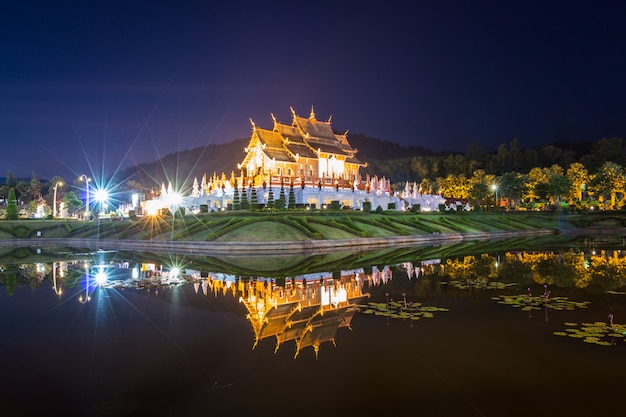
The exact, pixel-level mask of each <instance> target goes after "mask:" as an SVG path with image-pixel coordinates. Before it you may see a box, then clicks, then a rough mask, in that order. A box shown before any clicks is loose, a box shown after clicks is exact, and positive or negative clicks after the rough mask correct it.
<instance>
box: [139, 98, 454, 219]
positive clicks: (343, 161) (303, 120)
mask: <svg viewBox="0 0 626 417" xmlns="http://www.w3.org/2000/svg"><path fill="white" fill-rule="evenodd" d="M290 110H291V124H284V123H280V122H278V120H277V119H276V117H274V115H273V114H272V120H273V126H272V128H271V129H265V128H261V127H259V126H258V125H257V124H256V123H254V121H252V120H250V123H251V124H252V132H251V135H250V141H249V142H248V145H247V146H246V147H245V148H244V152H245V156H244V158H243V160H242V161H241V163H239V164H238V165H237V169H238V171H239V172H238V174H235V171H234V170H233V172H232V173H231V175H230V177H227V176H226V175H225V174H224V173H222V174H221V175H219V176H218V175H216V174H215V173H214V174H213V176H211V177H208V176H207V175H206V174H205V175H204V177H203V178H202V180H201V181H198V179H197V178H196V179H194V182H193V187H192V190H191V194H190V195H187V196H184V195H182V193H180V192H177V191H175V190H172V186H171V184H170V185H169V187H167V188H166V187H165V184H163V186H162V189H161V193H160V194H159V197H158V198H157V199H154V200H149V201H147V202H146V204H145V207H144V210H145V213H147V214H154V213H156V212H158V211H159V210H161V209H164V208H169V209H172V208H173V207H176V208H179V207H184V208H185V209H186V210H187V211H192V212H195V211H199V208H200V207H201V206H206V207H207V208H208V210H209V211H217V210H226V209H237V205H238V203H239V202H241V201H243V200H244V199H246V200H247V201H248V203H249V204H250V205H253V204H258V205H259V207H262V206H267V205H270V203H271V202H273V201H275V200H276V199H278V198H280V197H281V196H283V195H284V196H285V199H284V200H285V201H286V202H287V201H288V203H287V207H288V208H293V207H289V205H290V204H295V206H296V207H301V208H305V207H306V208H316V209H323V208H325V207H327V206H331V207H332V206H333V205H334V206H335V207H337V206H339V207H341V208H350V209H353V210H361V209H363V207H364V203H368V204H369V206H370V208H371V210H376V209H377V208H378V207H381V208H382V209H383V210H408V209H411V207H412V206H413V205H419V207H420V210H421V211H436V210H438V209H439V206H440V204H442V203H445V199H444V198H443V197H441V196H440V195H437V194H423V193H421V192H420V191H419V190H418V189H417V185H416V184H415V183H414V184H413V187H411V186H410V184H409V182H407V184H406V187H405V189H404V190H402V191H399V192H397V193H394V191H392V189H391V184H390V181H389V180H388V179H386V178H385V177H382V178H379V177H378V176H369V175H366V176H365V178H363V177H362V175H361V173H360V172H359V170H360V168H362V167H366V166H367V163H366V162H363V161H361V160H360V159H359V158H358V157H357V153H358V150H357V149H355V148H354V147H352V145H350V142H349V141H348V132H345V133H337V132H335V130H334V129H333V128H332V125H331V118H329V119H328V120H327V121H320V120H318V119H317V117H316V115H315V111H314V109H313V108H311V111H310V113H309V116H308V117H302V116H299V115H298V114H297V113H296V112H295V111H294V110H293V108H291V109H290ZM287 193H288V194H287ZM287 195H289V198H288V197H287Z"/></svg>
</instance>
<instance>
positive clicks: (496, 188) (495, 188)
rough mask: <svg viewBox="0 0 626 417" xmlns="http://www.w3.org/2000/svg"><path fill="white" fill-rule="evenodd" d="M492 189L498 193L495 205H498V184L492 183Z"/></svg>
mask: <svg viewBox="0 0 626 417" xmlns="http://www.w3.org/2000/svg"><path fill="white" fill-rule="evenodd" d="M491 189H492V190H493V192H494V193H495V194H496V202H495V205H496V207H497V206H498V186H497V185H496V184H491Z"/></svg>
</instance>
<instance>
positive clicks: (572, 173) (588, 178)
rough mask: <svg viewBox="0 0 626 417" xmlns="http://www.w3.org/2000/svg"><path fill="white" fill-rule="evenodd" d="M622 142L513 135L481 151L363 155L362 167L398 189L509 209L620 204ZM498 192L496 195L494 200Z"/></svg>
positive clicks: (625, 152) (625, 187) (625, 186)
mask: <svg viewBox="0 0 626 417" xmlns="http://www.w3.org/2000/svg"><path fill="white" fill-rule="evenodd" d="M624 166H626V147H625V144H624V140H623V139H621V138H602V139H599V140H597V141H595V142H593V143H582V144H575V145H572V144H570V145H568V144H564V145H562V146H559V145H557V144H551V145H546V146H542V147H540V148H537V149H536V148H528V149H522V148H521V147H520V144H519V140H518V139H513V140H512V141H511V142H510V143H509V144H508V145H507V144H503V145H500V146H499V147H498V150H497V151H496V152H486V151H485V150H484V149H483V147H482V146H481V145H479V144H470V145H469V146H468V149H467V152H466V153H464V154H463V153H440V154H434V153H423V152H422V154H417V155H408V156H402V157H397V158H386V159H376V158H373V159H371V160H369V161H368V167H366V168H365V172H366V173H370V174H372V175H373V174H374V173H376V174H377V175H379V176H385V177H386V178H389V179H390V180H391V182H392V184H393V188H394V189H395V190H396V191H397V192H402V191H403V189H404V188H405V186H406V183H407V182H409V183H410V184H411V191H413V189H412V188H413V184H415V186H416V187H417V188H418V189H417V191H418V192H422V193H429V194H441V195H443V196H444V197H446V198H449V199H458V200H467V201H468V202H470V203H471V204H473V205H475V206H479V205H485V204H487V205H496V204H497V205H499V206H502V207H507V208H509V209H517V208H537V207H552V208H558V207H559V206H560V205H562V204H564V203H568V204H570V205H571V204H574V205H576V206H578V207H580V208H588V207H598V208H602V209H620V208H621V207H622V206H623V205H624V204H625V203H626V201H624V195H625V194H626V181H625V175H626V170H625V169H624ZM496 198H497V201H496Z"/></svg>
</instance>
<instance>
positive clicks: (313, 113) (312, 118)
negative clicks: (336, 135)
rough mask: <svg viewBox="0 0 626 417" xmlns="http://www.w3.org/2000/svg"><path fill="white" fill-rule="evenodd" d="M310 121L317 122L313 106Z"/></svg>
mask: <svg viewBox="0 0 626 417" xmlns="http://www.w3.org/2000/svg"><path fill="white" fill-rule="evenodd" d="M309 119H311V120H315V110H314V109H313V106H311V114H310V115H309Z"/></svg>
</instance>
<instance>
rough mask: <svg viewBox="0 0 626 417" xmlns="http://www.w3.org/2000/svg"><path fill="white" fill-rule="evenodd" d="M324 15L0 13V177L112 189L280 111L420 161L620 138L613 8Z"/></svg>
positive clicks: (44, 8)
mask: <svg viewBox="0 0 626 417" xmlns="http://www.w3.org/2000/svg"><path fill="white" fill-rule="evenodd" d="M216 3H217V5H216ZM338 3H342V2H338V1H336V2H327V1H307V2H298V1H288V2H282V1H276V2H258V1H255V2H237V1H228V2H226V1H221V2H213V1H184V0H180V1H157V0H154V1H132V0H127V1H114V0H113V1H98V0H94V1H75V2H68V1H57V2H55V1H28V0H24V1H9V2H4V3H3V5H2V6H1V8H0V53H1V57H0V137H1V138H2V143H1V152H0V176H4V174H5V173H6V172H7V171H8V170H11V171H13V172H14V173H15V174H16V175H18V176H30V175H31V173H32V172H33V171H35V172H36V173H37V174H38V175H39V176H40V177H43V178H50V177H51V176H54V175H61V176H63V177H65V178H66V180H70V179H71V177H72V176H76V177H77V176H79V175H81V174H88V175H104V176H112V175H113V174H114V173H115V172H116V170H117V169H118V168H120V167H126V166H129V165H134V164H137V163H141V162H148V161H153V160H155V159H157V158H158V157H160V156H163V155H166V154H168V153H171V152H175V151H177V150H183V149H192V148H196V147H199V146H204V145H207V144H214V143H224V142H229V141H231V140H234V139H239V138H246V137H249V135H250V132H251V128H250V122H249V119H250V118H251V119H252V120H253V121H254V122H255V123H256V124H257V125H259V126H261V127H265V128H271V126H272V119H271V114H274V115H275V116H276V118H277V119H278V120H279V121H281V122H284V123H289V122H290V121H291V113H290V107H293V108H294V110H295V111H296V112H297V113H299V114H301V115H308V114H309V112H310V110H311V106H314V109H315V112H316V115H317V117H318V119H321V120H327V119H328V118H329V117H331V116H332V123H333V126H334V127H335V128H336V129H337V130H340V131H345V130H349V132H351V133H364V134H366V135H368V136H373V137H377V138H380V139H387V140H391V141H393V142H397V143H401V144H405V145H419V146H423V147H425V148H428V149H432V150H435V151H442V150H452V151H462V152H464V151H465V150H466V149H467V145H468V144H469V143H480V144H482V145H483V146H484V147H485V149H487V150H495V149H497V146H498V145H500V144H503V143H506V144H509V143H510V141H511V140H512V139H513V138H514V137H517V138H518V139H519V140H520V144H521V146H522V147H531V146H539V145H542V144H547V143H552V142H554V141H556V140H569V141H580V140H596V139H598V138H600V137H623V136H625V135H626V105H625V99H626V83H625V77H626V33H625V32H626V24H625V23H624V18H625V17H626V6H625V5H624V4H625V3H624V2H621V1H615V2H603V1H563V2H560V1H541V2H534V1H519V2H506V1H493V2H492V1H441V0H440V1H417V2H396V1H386V2H384V1H383V2H381V1H378V2H374V3H373V4H371V5H366V3H368V2H362V3H361V2H360V3H358V4H357V3H355V4H353V5H347V4H346V5H343V4H338ZM345 3H351V2H345ZM348 138H349V136H348ZM242 158H243V151H242Z"/></svg>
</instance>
